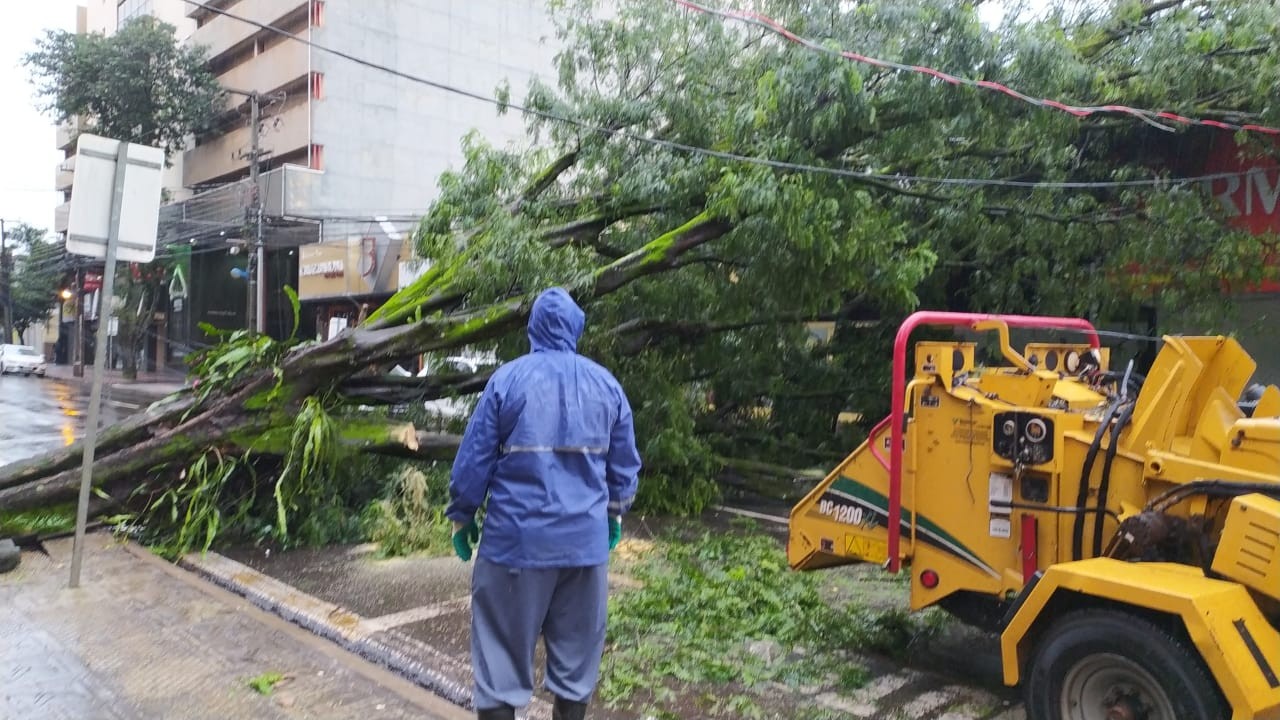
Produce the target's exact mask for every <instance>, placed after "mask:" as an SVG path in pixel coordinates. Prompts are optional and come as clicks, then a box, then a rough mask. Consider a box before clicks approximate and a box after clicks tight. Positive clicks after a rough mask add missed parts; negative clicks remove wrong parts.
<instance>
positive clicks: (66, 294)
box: [59, 290, 71, 300]
mask: <svg viewBox="0 0 1280 720" xmlns="http://www.w3.org/2000/svg"><path fill="white" fill-rule="evenodd" d="M59 294H60V295H61V296H62V299H63V300H70V299H71V291H70V290H63V291H62V292H61V293H59Z"/></svg>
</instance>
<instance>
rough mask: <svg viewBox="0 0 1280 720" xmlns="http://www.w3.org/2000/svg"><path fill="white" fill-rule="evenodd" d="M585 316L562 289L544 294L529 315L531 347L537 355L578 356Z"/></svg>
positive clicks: (555, 289) (535, 301)
mask: <svg viewBox="0 0 1280 720" xmlns="http://www.w3.org/2000/svg"><path fill="white" fill-rule="evenodd" d="M586 324H587V316H586V313H584V312H582V308H580V307H578V304H577V303H575V302H574V301H573V298H571V297H569V293H567V292H565V291H564V290H563V289H561V288H551V289H550V290H546V291H544V292H543V293H542V294H541V295H539V296H538V299H537V300H534V301H533V310H532V311H531V312H530V313H529V345H530V347H531V349H532V350H533V351H534V352H539V351H542V352H547V351H561V352H564V351H568V352H577V350H578V338H580V337H582V329H583V328H584V327H585V326H586Z"/></svg>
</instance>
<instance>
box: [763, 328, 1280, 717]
mask: <svg viewBox="0 0 1280 720" xmlns="http://www.w3.org/2000/svg"><path fill="white" fill-rule="evenodd" d="M921 326H953V327H965V328H969V329H971V330H975V331H979V332H983V333H991V335H990V336H989V337H990V339H991V340H992V343H993V345H994V344H995V343H996V342H998V344H999V354H1000V356H1001V357H1002V360H1000V361H999V362H998V363H995V364H993V365H992V366H980V365H978V364H976V361H975V354H976V352H977V345H976V344H975V343H972V342H933V341H921V342H918V343H916V344H915V346H914V353H911V354H909V353H908V347H907V345H908V342H909V340H910V336H911V333H912V331H913V330H914V329H916V328H918V327H921ZM1010 328H1048V329H1057V330H1059V331H1060V332H1062V331H1065V332H1071V333H1076V335H1074V336H1072V337H1071V339H1072V340H1075V339H1076V338H1079V340H1080V342H1067V343H1056V344H1055V343H1036V344H1030V345H1027V346H1026V347H1024V348H1022V350H1021V352H1019V351H1018V350H1015V349H1014V348H1013V347H1012V346H1011V344H1010V339H1009V332H1010ZM1109 360H1110V353H1109V352H1108V350H1107V349H1105V348H1102V347H1101V343H1100V342H1099V336H1098V333H1097V332H1096V331H1095V330H1094V329H1093V327H1092V325H1090V324H1089V323H1088V322H1085V321H1083V320H1079V319H1074V318H1046V317H1028V316H1017V315H974V314H967V313H941V312H922V313H916V314H915V315H913V316H911V317H910V318H909V319H908V320H907V321H906V323H904V324H903V326H902V327H901V328H900V330H899V332H898V336H897V341H896V343H895V348H894V357H893V368H894V386H893V397H892V405H891V406H892V413H891V414H890V416H889V417H888V418H886V419H885V421H884V422H882V423H880V425H878V426H877V427H876V428H874V429H873V430H872V432H871V433H870V436H869V438H868V439H867V441H866V442H865V443H863V444H862V445H861V446H860V447H859V448H858V449H857V450H855V451H854V452H853V454H851V455H849V457H848V458H846V459H845V460H844V461H843V462H842V463H841V464H840V465H839V466H838V467H836V468H835V469H834V470H833V471H832V472H831V473H830V474H829V475H828V476H827V478H826V479H825V480H824V481H823V482H822V483H821V484H819V485H818V486H817V487H816V488H814V489H813V491H812V492H810V493H809V494H808V495H807V496H806V497H805V498H804V500H802V501H801V502H800V503H799V504H798V505H796V507H795V508H794V509H793V510H792V512H791V519H790V538H789V540H788V544H787V555H788V559H789V561H790V564H791V566H792V567H793V568H796V569H801V570H812V569H818V568H825V567H833V566H837V565H844V564H849V563H855V562H867V563H878V564H882V565H883V566H884V567H885V568H886V569H887V570H888V571H890V572H895V573H896V572H899V571H904V570H905V571H906V572H909V573H910V588H911V607H912V609H920V608H925V607H929V606H933V605H937V606H940V607H942V608H945V609H947V610H948V611H950V612H952V613H953V614H955V615H957V616H958V617H960V618H961V619H963V620H966V621H968V622H971V623H974V624H977V625H981V626H984V627H987V628H989V629H991V630H994V631H997V632H999V634H1000V646H1001V656H1002V664H1003V672H1004V682H1005V684H1007V685H1010V686H1015V685H1020V686H1021V687H1022V691H1023V695H1024V697H1025V700H1026V703H1027V714H1028V716H1029V718H1030V720H1219V719H1220V718H1221V719H1224V720H1225V719H1226V718H1232V719H1233V720H1280V389H1277V388H1276V386H1274V385H1271V386H1267V387H1265V389H1261V388H1260V387H1259V386H1257V385H1250V379H1251V376H1252V375H1253V373H1254V371H1255V369H1256V364H1255V363H1254V361H1253V359H1252V358H1250V356H1249V355H1248V354H1247V353H1246V352H1245V351H1244V350H1243V349H1242V348H1241V346H1240V345H1239V344H1238V343H1237V342H1236V341H1235V340H1233V339H1231V338H1226V337H1179V336H1167V337H1165V338H1163V341H1162V345H1161V347H1160V349H1159V352H1158V353H1157V355H1156V357H1155V360H1154V362H1153V363H1152V366H1151V368H1150V370H1149V372H1148V373H1147V375H1146V377H1145V378H1144V377H1139V376H1138V375H1136V374H1135V373H1134V372H1133V370H1132V364H1130V365H1128V367H1127V368H1126V369H1123V370H1122V369H1119V368H1115V369H1113V368H1110V367H1109ZM909 367H910V369H911V370H912V372H911V373H910V377H908V372H907V370H908V368H909ZM1250 393H1252V396H1251V397H1248V398H1247V402H1242V400H1241V398H1242V397H1244V396H1249V395H1250Z"/></svg>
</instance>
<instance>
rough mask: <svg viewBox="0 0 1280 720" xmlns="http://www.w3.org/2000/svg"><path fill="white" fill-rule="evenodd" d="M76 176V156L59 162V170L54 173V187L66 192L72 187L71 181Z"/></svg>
mask: <svg viewBox="0 0 1280 720" xmlns="http://www.w3.org/2000/svg"><path fill="white" fill-rule="evenodd" d="M75 177H76V159H75V156H72V157H69V158H67V159H66V160H63V161H62V162H60V163H58V172H57V173H56V174H55V175H54V184H53V189H54V190H57V191H59V192H65V191H67V190H70V189H71V183H72V181H74V180H75Z"/></svg>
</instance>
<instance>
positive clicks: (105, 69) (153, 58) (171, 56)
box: [23, 15, 223, 154]
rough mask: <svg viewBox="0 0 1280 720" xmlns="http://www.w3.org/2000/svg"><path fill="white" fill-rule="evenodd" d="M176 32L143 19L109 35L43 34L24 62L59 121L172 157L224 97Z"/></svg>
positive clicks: (201, 56) (197, 53)
mask: <svg viewBox="0 0 1280 720" xmlns="http://www.w3.org/2000/svg"><path fill="white" fill-rule="evenodd" d="M175 32H176V29H175V28H174V27H173V26H172V25H169V24H167V23H163V22H160V21H158V20H156V19H155V18H153V17H151V16H150V15H143V16H139V17H137V18H135V19H133V20H130V21H129V22H127V23H125V24H124V25H123V26H121V27H120V29H119V30H117V31H116V32H115V33H113V34H111V35H101V34H97V33H88V34H80V33H72V32H66V31H64V30H50V31H48V32H47V33H46V34H45V36H44V37H43V38H41V39H40V40H38V41H37V43H36V48H35V50H33V51H31V52H29V53H27V54H26V55H25V56H24V58H23V63H24V64H25V65H26V66H27V68H28V69H29V70H30V71H31V73H32V81H33V82H34V83H35V86H36V92H37V95H38V96H39V97H40V99H41V100H42V102H43V109H44V110H45V111H46V112H48V113H50V114H51V115H53V116H54V117H55V118H57V120H58V121H59V122H62V121H66V120H69V119H71V118H77V117H78V118H80V119H81V120H82V121H83V122H84V126H85V129H88V130H90V131H91V132H93V133H95V134H98V135H102V136H104V137H109V138H112V139H115V140H125V141H127V142H133V143H139V144H142V145H153V146H156V147H160V148H163V149H164V151H165V152H166V153H168V154H171V153H175V152H179V151H181V150H182V149H183V148H184V147H185V146H186V142H187V138H188V137H189V136H190V135H192V134H194V133H197V132H199V131H201V130H203V129H205V128H206V127H208V126H209V124H210V123H211V122H212V121H213V120H214V118H215V117H216V116H217V114H218V112H219V111H220V110H221V109H222V108H221V104H222V98H223V92H222V89H221V88H220V87H219V85H218V81H217V78H215V77H214V76H213V73H211V72H210V71H209V69H208V68H207V67H206V66H205V60H206V57H205V53H204V49H203V48H201V47H199V46H195V45H189V44H185V43H179V42H178V40H177V38H176V36H175V35H174V33H175Z"/></svg>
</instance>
